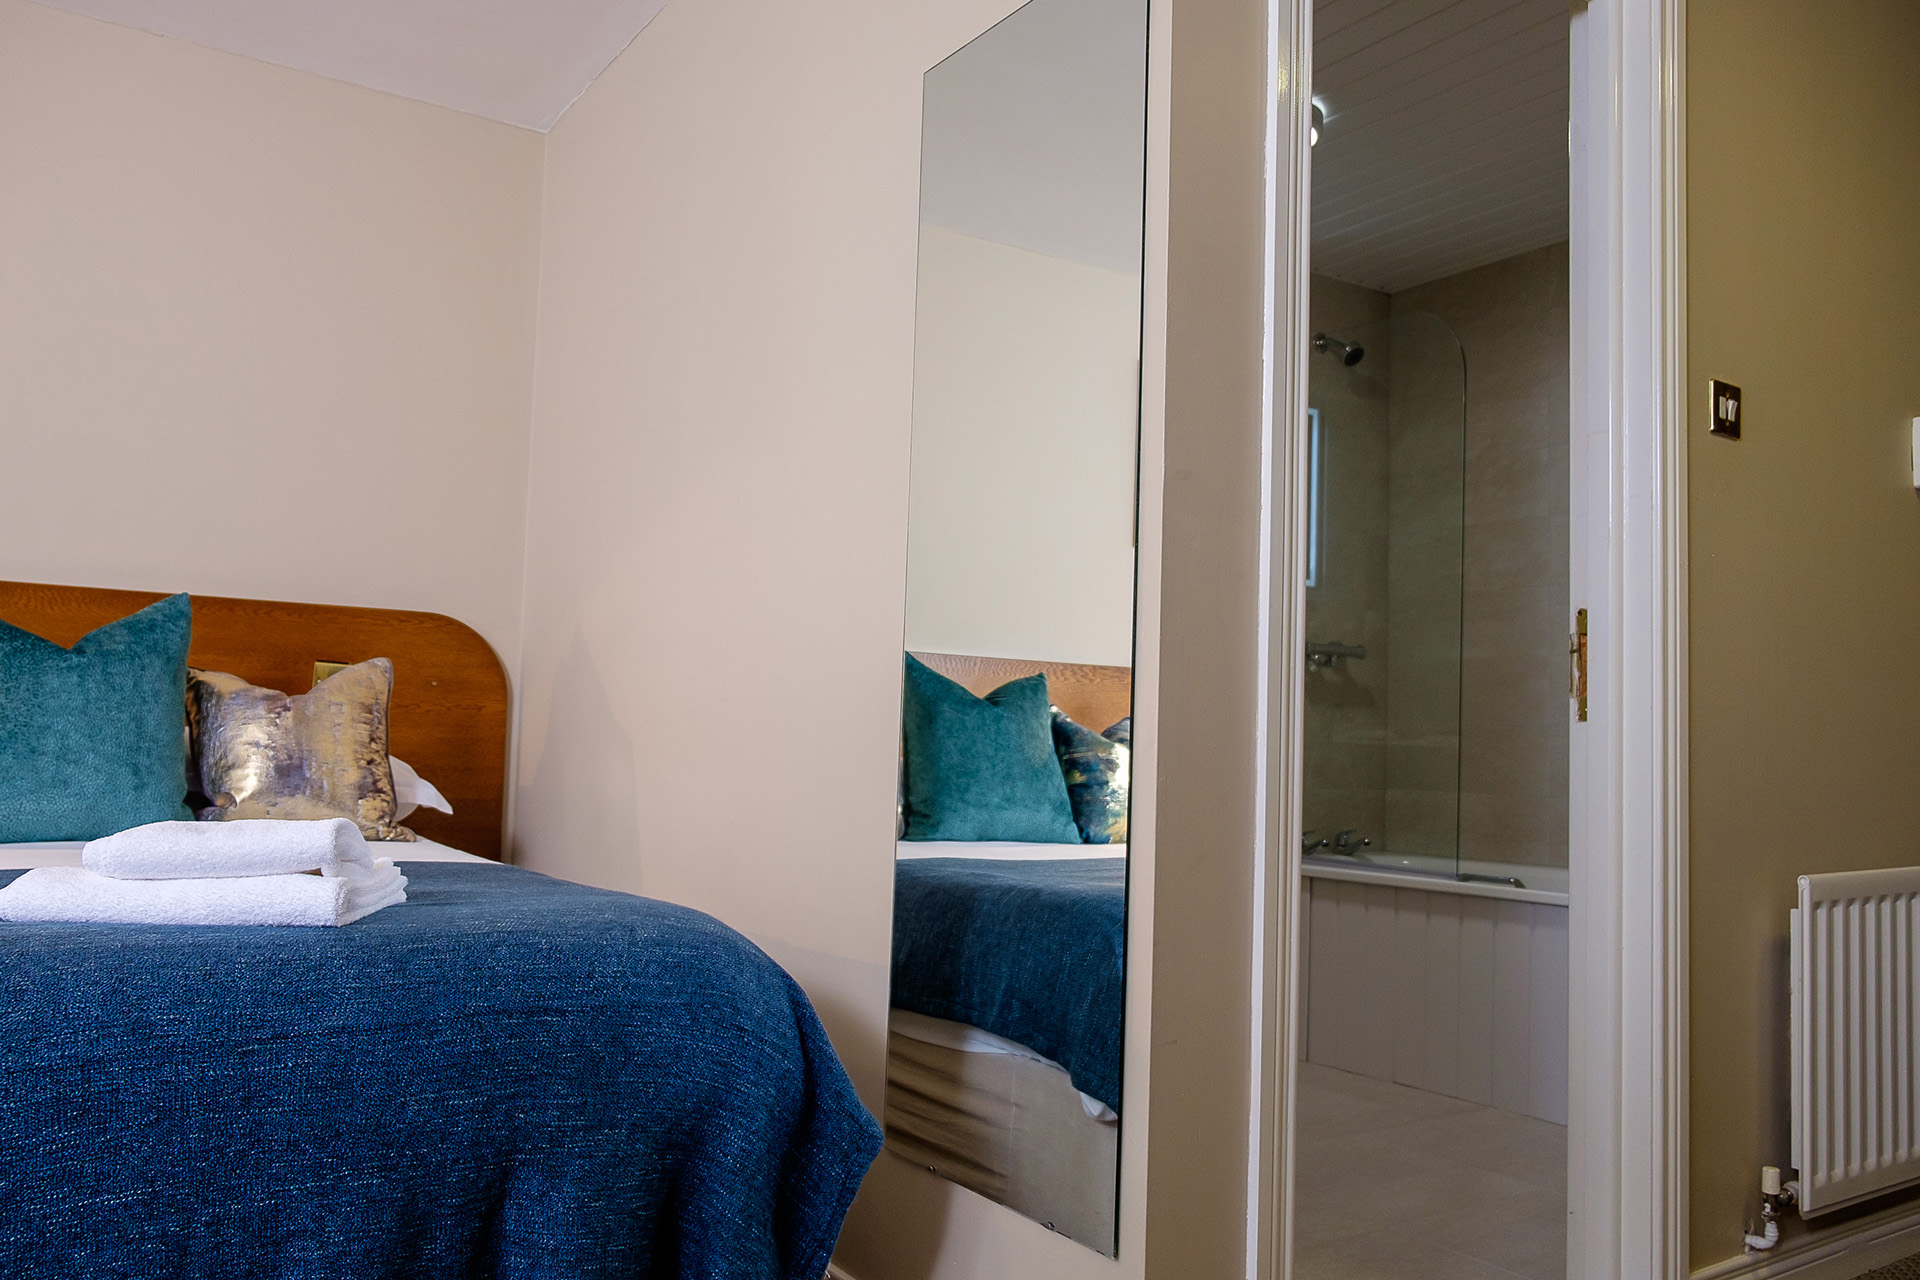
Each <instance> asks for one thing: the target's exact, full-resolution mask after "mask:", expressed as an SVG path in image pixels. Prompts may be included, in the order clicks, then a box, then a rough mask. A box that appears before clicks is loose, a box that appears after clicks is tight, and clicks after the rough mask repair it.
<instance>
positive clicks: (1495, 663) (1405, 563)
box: [1294, 0, 1578, 1280]
mask: <svg viewBox="0 0 1920 1280" xmlns="http://www.w3.org/2000/svg"><path fill="white" fill-rule="evenodd" d="M1314 16H1315V37H1314V86H1313V87H1314V103H1315V115H1314V134H1315V137H1314V141H1313V147H1312V151H1311V157H1312V166H1313V240H1312V259H1313V277H1312V283H1311V302H1310V326H1309V327H1310V331H1311V333H1312V334H1313V339H1312V350H1311V352H1310V354H1309V357H1308V368H1309V375H1308V399H1309V406H1310V407H1309V412H1308V417H1307V423H1306V426H1305V429H1306V431H1307V433H1308V441H1307V452H1308V462H1309V468H1308V471H1309V493H1308V503H1307V509H1308V538H1307V565H1306V602H1307V604H1306V610H1307V612H1306V617H1307V639H1308V647H1307V655H1306V660H1307V661H1306V678H1305V679H1306V697H1305V726H1304V728H1305V751H1304V764H1303V767H1304V788H1303V791H1304V821H1303V827H1304V836H1303V841H1302V846H1303V847H1302V851H1301V852H1302V858H1301V870H1302V876H1303V883H1302V886H1301V888H1302V892H1301V900H1302V915H1303V925H1304V927H1303V929H1302V941H1301V948H1302V952H1301V959H1302V977H1301V984H1300V996H1299V998H1300V1002H1301V1007H1300V1013H1301V1027H1302V1035H1301V1040H1300V1043H1301V1056H1302V1059H1303V1060H1302V1061H1301V1062H1300V1064H1299V1075H1298V1084H1297V1090H1296V1109H1297V1115H1298V1117H1299V1128H1298V1131H1297V1134H1296V1139H1295V1141H1296V1146H1295V1170H1296V1188H1297V1190H1296V1207H1295V1233H1296V1234H1295V1245H1294V1267H1295V1269H1294V1274H1295V1275H1296V1276H1300V1277H1303V1280H1344V1278H1346V1277H1362V1276H1364V1277H1376V1278H1382V1277H1402V1276H1405V1277H1414V1276H1429V1277H1430V1276H1436V1275H1445V1276H1449V1277H1485V1278H1486V1280H1495V1278H1498V1277H1512V1276H1516V1275H1518V1276H1524V1277H1529V1278H1538V1280H1547V1278H1549V1277H1553V1278H1558V1277H1562V1276H1564V1275H1565V1273H1566V1224H1565V1219H1566V1128H1565V1126H1566V1121H1567V981H1568V967H1567V915H1568V908H1567V902H1568V871H1567V858H1568V803H1567V796H1568V769H1567V765H1568V759H1567V751H1568V730H1569V719H1570V718H1571V717H1573V716H1577V715H1578V706H1577V703H1576V702H1575V700H1573V699H1571V698H1570V696H1569V694H1570V687H1569V658H1568V654H1569V647H1570V634H1571V633H1573V632H1574V629H1575V627H1576V626H1577V623H1576V620H1575V618H1574V615H1573V614H1572V611H1571V606H1570V603H1569V588H1568V564H1569V546H1568V536H1569V510H1568V503H1569V475H1568V451H1569V385H1568V369H1569V331H1568V272H1569V259H1568V237H1569V226H1568V181H1569V171H1568V158H1567V150H1568V132H1567V111H1568V98H1569V95H1568V74H1569V72H1568V41H1567V35H1568V17H1567V9H1566V6H1565V5H1564V4H1561V3H1558V0H1519V2H1517V3H1506V4H1500V5H1485V4H1478V5H1473V4H1461V3H1450V2H1436V0H1390V2H1389V3H1386V4H1379V3H1367V2H1365V0H1320V2H1319V3H1317V4H1316V5H1315V10H1314Z"/></svg>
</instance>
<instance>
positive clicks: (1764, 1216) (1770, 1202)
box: [1746, 1165, 1795, 1253]
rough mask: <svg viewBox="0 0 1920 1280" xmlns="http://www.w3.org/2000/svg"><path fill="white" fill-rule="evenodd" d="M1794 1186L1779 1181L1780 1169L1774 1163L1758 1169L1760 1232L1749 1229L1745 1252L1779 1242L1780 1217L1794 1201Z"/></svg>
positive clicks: (1755, 1250)
mask: <svg viewBox="0 0 1920 1280" xmlns="http://www.w3.org/2000/svg"><path fill="white" fill-rule="evenodd" d="M1794 1191H1795V1186H1794V1184H1793V1183H1791V1182H1787V1183H1783V1182H1781V1181H1780V1170H1779V1168H1778V1167H1777V1166H1775V1165H1764V1166H1762V1167H1761V1169H1760V1221H1761V1223H1762V1226H1761V1230H1760V1234H1758V1235H1755V1234H1754V1233H1753V1232H1751V1231H1749V1232H1748V1233H1747V1236H1746V1241H1747V1252H1748V1253H1761V1252H1764V1251H1765V1250H1768V1249H1771V1248H1773V1247H1774V1246H1775V1245H1777V1244H1779V1243H1780V1219H1781V1217H1782V1216H1784V1215H1785V1214H1786V1212H1787V1210H1788V1209H1789V1208H1791V1207H1792V1205H1793V1202H1794Z"/></svg>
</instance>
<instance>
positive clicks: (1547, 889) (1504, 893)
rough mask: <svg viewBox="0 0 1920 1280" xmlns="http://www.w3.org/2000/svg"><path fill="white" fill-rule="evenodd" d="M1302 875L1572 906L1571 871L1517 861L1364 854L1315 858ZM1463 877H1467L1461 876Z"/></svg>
mask: <svg viewBox="0 0 1920 1280" xmlns="http://www.w3.org/2000/svg"><path fill="white" fill-rule="evenodd" d="M1300 871H1301V874H1302V875H1305V876H1306V877H1307V878H1308V879H1316V880H1345V881H1348V882H1350V883H1355V884H1397V885H1402V886H1404V887H1406V888H1409V889H1419V890H1421V891H1422V892H1426V893H1457V894H1462V895H1464V896H1467V897H1474V898H1504V899H1506V900H1507V901H1508V902H1534V903H1539V904H1540V905H1542V906H1551V907H1564V906H1566V905H1567V869H1566V868H1565V867H1532V866H1523V865H1521V864H1520V863H1517V862H1482V861H1478V860H1476V859H1473V858H1462V859H1460V860H1459V861H1458V862H1455V860H1454V859H1452V858H1436V857H1431V856H1428V855H1425V854H1418V853H1373V852H1371V851H1369V852H1367V853H1363V854H1361V855H1359V856H1358V857H1354V858H1347V857H1341V856H1339V855H1337V854H1334V855H1329V854H1324V853H1315V854H1310V855H1308V856H1307V857H1306V858H1303V859H1302V860H1301V865H1300ZM1462 876H1464V877H1465V878H1461V877H1462Z"/></svg>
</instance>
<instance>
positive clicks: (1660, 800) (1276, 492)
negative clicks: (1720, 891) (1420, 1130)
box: [1248, 0, 1687, 1280]
mask: <svg viewBox="0 0 1920 1280" xmlns="http://www.w3.org/2000/svg"><path fill="white" fill-rule="evenodd" d="M1311 8H1312V5H1311V0H1272V7H1271V10H1270V13H1271V24H1272V30H1273V33H1274V34H1273V40H1272V48H1273V54H1274V61H1273V65H1274V67H1275V69H1276V77H1277V79H1278V82H1279V83H1278V89H1279V93H1278V94H1277V95H1276V102H1277V107H1276V110H1275V112H1274V114H1273V117H1272V130H1273V137H1274V143H1273V146H1272V147H1271V149H1270V152H1269V154H1270V156H1271V157H1272V161H1271V165H1270V173H1271V175H1272V179H1271V181H1270V184H1269V192H1270V196H1269V198H1270V201H1271V204H1270V226H1271V227H1272V229H1273V244H1274V246H1275V250H1274V260H1273V270H1272V273H1271V279H1272V281H1273V283H1274V290H1275V303H1274V304H1273V305H1271V306H1270V307H1269V312H1268V314H1269V325H1268V334H1269V342H1270V346H1269V351H1268V369H1269V380H1270V384H1271V396H1272V399H1271V403H1272V404H1273V405H1275V406H1276V412H1275V413H1273V414H1272V415H1271V417H1272V420H1273V421H1275V422H1277V423H1279V424H1281V425H1282V426H1283V427H1284V426H1286V424H1294V429H1292V430H1279V431H1271V432H1270V433H1269V448H1268V477H1269V480H1268V483H1269V495H1270V500H1269V502H1268V504H1267V510H1268V521H1269V524H1268V546H1269V549H1270V559H1269V562H1268V563H1269V573H1270V577H1269V582H1268V592H1267V599H1266V601H1265V604H1266V608H1265V610H1264V611H1263V612H1264V616H1265V618H1266V630H1267V636H1266V645H1265V647H1264V652H1265V658H1266V663H1267V666H1268V671H1267V673H1266V678H1265V679H1264V680H1263V690H1264V693H1265V702H1266V706H1265V710H1266V713H1267V715H1268V720H1267V730H1268V732H1267V744H1268V745H1267V750H1266V752H1265V760H1264V765H1265V769H1266V771H1267V777H1268V779H1269V794H1268V797H1267V799H1266V801H1265V804H1264V806H1263V809H1264V817H1265V819H1266V822H1265V827H1264V832H1263V835H1264V838H1263V840H1262V849H1261V854H1262V858H1261V863H1262V865H1264V866H1267V867H1274V868H1279V869H1281V871H1280V874H1278V875H1273V876H1270V877H1267V878H1266V880H1265V882H1264V883H1263V884H1262V886H1261V890H1262V891H1261V892H1260V893H1259V894H1257V895H1256V909H1257V910H1259V911H1260V912H1261V920H1260V936H1261V937H1262V939H1263V941H1264V944H1265V945H1264V948H1263V951H1262V953H1261V956H1260V964H1259V972H1258V973H1257V975H1256V979H1257V980H1256V982H1255V988H1254V989H1255V1008H1254V1011H1253V1012H1254V1016H1255V1019H1256V1027H1257V1028H1258V1034H1257V1035H1256V1036H1255V1037H1254V1043H1255V1046H1256V1063H1255V1067H1256V1074H1255V1076H1254V1079H1255V1080H1256V1081H1258V1082H1259V1086H1258V1088H1257V1090H1256V1095H1255V1098H1254V1106H1253V1108H1252V1112H1253V1114H1252V1120H1253V1126H1254V1127H1253V1131H1252V1133H1251V1135H1250V1136H1251V1139H1252V1141H1251V1150H1252V1151H1253V1152H1254V1153H1255V1155H1256V1160H1255V1167H1254V1169H1253V1170H1252V1171H1251V1173H1252V1176H1253V1180H1254V1186H1253V1190H1254V1193H1255V1194H1254V1195H1253V1197H1252V1198H1251V1204H1252V1205H1253V1206H1254V1213H1253V1215H1252V1217H1253V1221H1252V1222H1250V1224H1249V1236H1248V1240H1249V1248H1248V1263H1249V1266H1248V1274H1249V1275H1251V1276H1255V1277H1259V1278H1260V1280H1267V1278H1269V1277H1273V1278H1282V1277H1286V1276H1288V1275H1290V1274H1291V1248H1290V1243H1291V1240H1290V1238H1291V1234H1292V1232H1291V1218H1292V1186H1293V1176H1292V1160H1291V1147H1292V1142H1291V1133H1292V1127H1293V1126H1292V1123H1291V1121H1292V1116H1291V1111H1292V1100H1293V1091H1294V1076H1295V1066H1296V1057H1295V1049H1294V1044H1295V1034H1296V1030H1295V1029H1296V1028H1297V1026H1298V1025H1299V1007H1300V1003H1301V999H1302V993H1301V991H1300V990H1299V984H1298V973H1299V964H1298V957H1297V955H1296V954H1295V950H1294V948H1295V946H1296V944H1297V941H1298V939H1299V937H1300V929H1299V928H1298V923H1299V894H1298V892H1297V886H1298V884H1299V857H1300V834H1301V833H1300V795H1299V772H1298V770H1299V758H1300V757H1299V743H1300V737H1299V735H1300V716H1299V707H1300V697H1301V681H1302V678H1303V673H1302V670H1301V667H1302V658H1301V655H1302V652H1303V642H1304V633H1303V632H1302V630H1301V627H1302V621H1303V618H1302V614H1303V610H1304V600H1303V598H1302V597H1303V595H1304V591H1303V589H1302V588H1301V586H1300V583H1301V582H1302V574H1303V572H1304V568H1303V564H1302V561H1301V559H1300V557H1301V554H1302V552H1303V547H1304V537H1303V534H1304V529H1303V527H1302V524H1301V522H1302V519H1303V516H1304V512H1303V507H1304V503H1302V502H1301V501H1300V500H1299V497H1298V490H1299V486H1300V485H1301V484H1302V483H1304V476H1305V459H1304V456H1303V454H1302V449H1301V447H1300V441H1301V439H1302V437H1303V433H1302V430H1301V429H1300V428H1299V426H1298V424H1299V423H1301V422H1303V421H1304V417H1305V409H1306V377H1305V368H1304V362H1305V354H1304V353H1305V342H1304V335H1305V334H1306V332H1307V317H1306V282H1307V276H1308V270H1309V268H1308V257H1307V221H1308V204H1307V190H1308V189H1307V174H1306V164H1305V153H1306V114H1307V111H1308V95H1307V94H1306V93H1304V92H1297V91H1295V92H1290V91H1289V89H1290V88H1304V87H1305V86H1307V84H1308V67H1309V66H1310V50H1311V47H1312V42H1311V25H1310V24H1311ZM1684 55H1685V0H1573V29H1572V62H1573V66H1572V89H1573V95H1572V103H1573V125H1572V134H1571V137H1570V142H1569V145H1570V148H1571V151H1572V159H1573V163H1572V178H1573V191H1572V197H1573V198H1572V208H1573V221H1572V227H1571V234H1572V272H1573V281H1572V299H1573V315H1572V397H1573V441H1572V444H1573V448H1572V454H1571V459H1572V565H1571V587H1572V595H1573V599H1572V600H1571V601H1570V602H1569V607H1568V617H1569V626H1570V627H1571V625H1572V611H1573V609H1575V608H1579V607H1585V608H1586V609H1587V610H1588V611H1589V624H1588V630H1589V654H1590V659H1589V663H1590V665H1589V670H1588V690H1589V702H1588V705H1589V718H1588V719H1587V721H1586V722H1585V723H1575V722H1573V721H1572V716H1571V712H1570V714H1569V721H1570V724H1569V733H1570V736H1571V751H1570V766H1571V770H1570V771H1571V779H1570V786H1571V793H1570V805H1569V815H1570V827H1571V830H1570V843H1571V855H1572V864H1573V865H1572V895H1571V897H1572V913H1571V920H1570V948H1571V953H1570V961H1571V964H1570V969H1571V974H1572V980H1571V988H1572V989H1571V992H1570V1000H1571V1009H1570V1012H1571V1016H1570V1020H1569V1021H1570V1026H1571V1036H1572V1046H1571V1048H1572V1052H1571V1054H1570V1060H1571V1063H1572V1067H1571V1079H1570V1081H1569V1094H1570V1117H1569V1119H1570V1124H1569V1133H1568V1139H1569V1169H1568V1207H1569V1213H1568V1241H1567V1253H1568V1276H1569V1280H1614V1278H1615V1277H1620V1278H1622V1280H1680V1278H1681V1277H1684V1276H1685V1275H1686V1274H1687V1216H1686V1203H1687V1157H1686V1153H1687V1133H1686V1126H1687V1050H1686V1046H1687V877H1686V831H1687V826H1686V814H1687V808H1686V801H1687V790H1686V788H1687V667H1686V663H1687V648H1686V642H1687V631H1686V623H1687V605H1686V600H1687V597H1686V453H1685V443H1686V440H1685V421H1686V417H1685V412H1684V406H1685V396H1684V386H1685V261H1684V256H1683V255H1684V248H1685V241H1684V230H1685V222H1684V215H1685V207H1684V195H1685V167H1684V166H1685V154H1684V146H1683V144H1684V136H1685V135H1684V114H1683V111H1684V93H1683V79H1684V70H1685V63H1684Z"/></svg>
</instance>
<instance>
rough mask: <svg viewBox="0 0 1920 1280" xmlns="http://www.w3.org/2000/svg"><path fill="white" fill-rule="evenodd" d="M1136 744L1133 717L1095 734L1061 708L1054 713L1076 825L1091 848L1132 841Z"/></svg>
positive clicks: (1056, 745) (1056, 742)
mask: <svg viewBox="0 0 1920 1280" xmlns="http://www.w3.org/2000/svg"><path fill="white" fill-rule="evenodd" d="M1132 740H1133V717H1131V716H1129V717H1127V718H1126V719H1125V720H1122V721H1120V722H1119V723H1118V724H1115V725H1113V726H1112V727H1111V728H1109V729H1107V730H1106V731H1105V732H1103V733H1095V732H1094V731H1093V730H1091V729H1089V728H1087V727H1086V726H1085V725H1083V724H1081V723H1080V722H1079V721H1077V720H1075V719H1073V718H1072V717H1071V716H1069V715H1067V713H1066V712H1064V711H1062V710H1060V709H1059V708H1058V707H1055V708H1054V709H1053V749H1054V751H1055V752H1057V753H1058V754H1059V756H1060V772H1061V774H1062V775H1063V776H1064V777H1065V778H1066V780H1067V799H1068V800H1069V801H1071V802H1072V804H1073V822H1074V825H1075V826H1076V827H1078V828H1079V829H1080V838H1081V839H1082V840H1084V841H1086V842H1087V843H1088V844H1125V843H1126V842H1127V787H1128V785H1129V783H1130V781H1131V779H1130V776H1129V775H1130V769H1131V765H1132V759H1131V757H1132V755H1133V751H1132V748H1131V746H1130V744H1131V742H1132Z"/></svg>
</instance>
